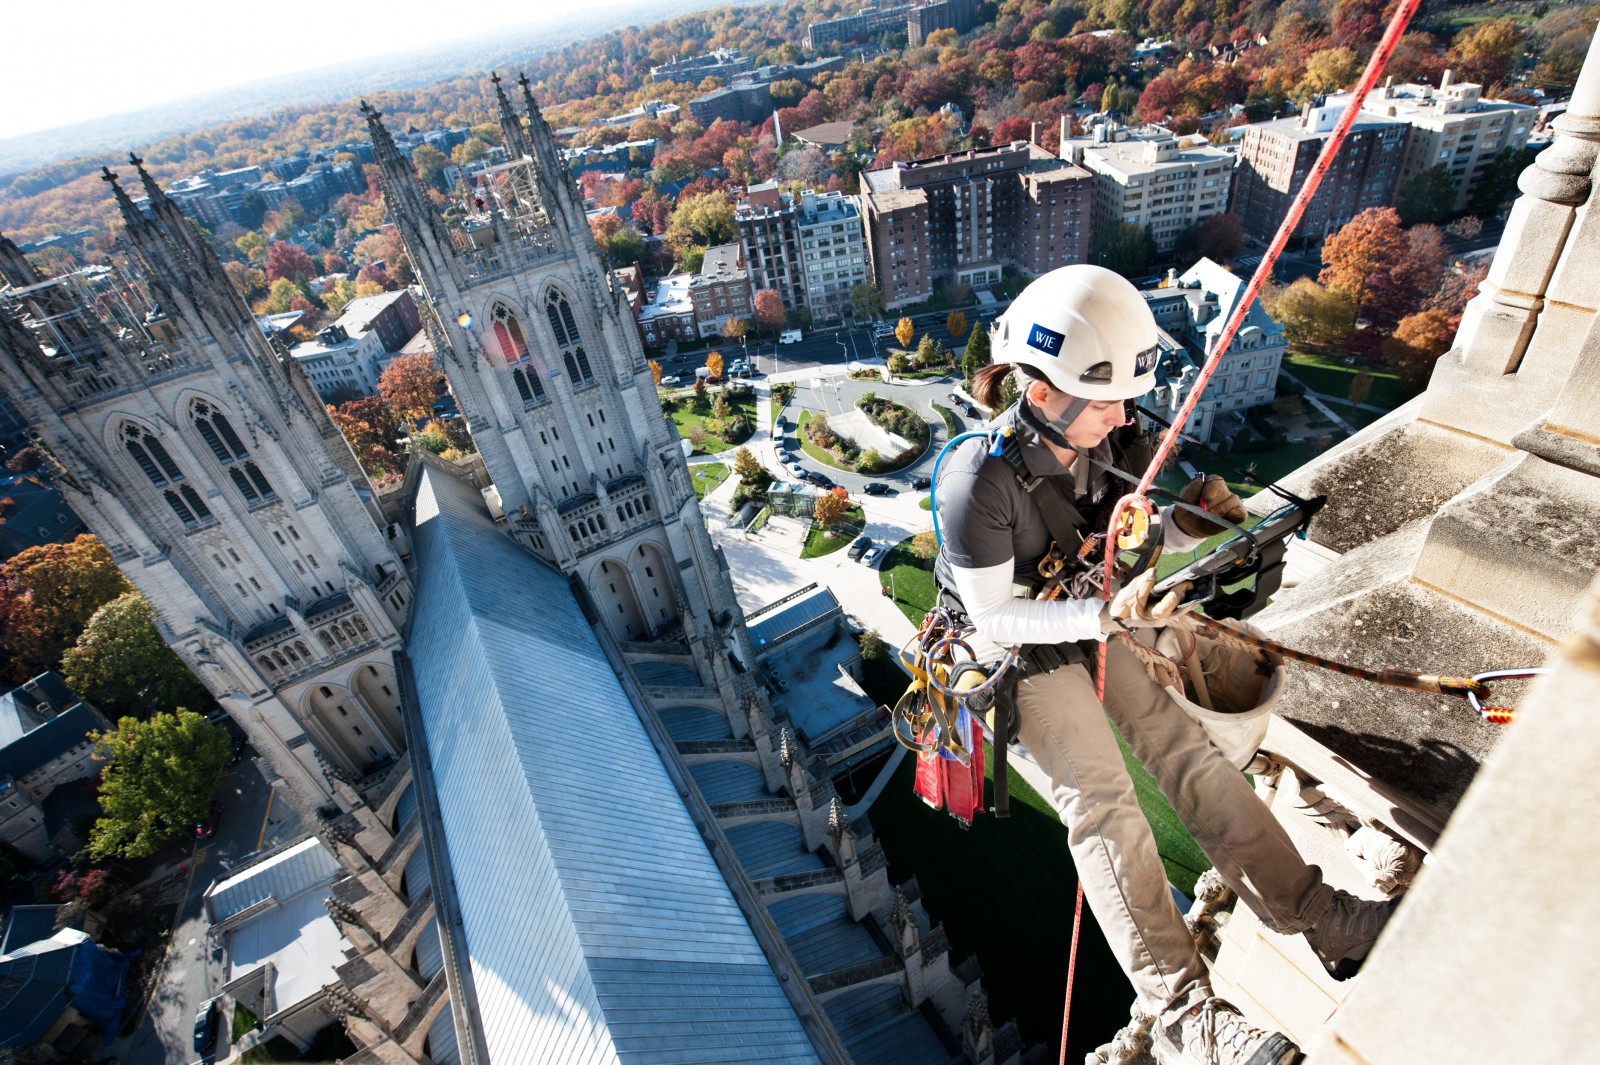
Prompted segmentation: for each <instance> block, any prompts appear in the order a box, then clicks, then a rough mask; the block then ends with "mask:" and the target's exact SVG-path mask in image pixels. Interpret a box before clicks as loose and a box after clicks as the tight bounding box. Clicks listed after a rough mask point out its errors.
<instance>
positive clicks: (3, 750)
mask: <svg viewBox="0 0 1600 1065" xmlns="http://www.w3.org/2000/svg"><path fill="white" fill-rule="evenodd" d="M107 725H108V722H107V721H106V719H105V718H104V717H103V716H102V715H101V714H100V712H99V711H98V710H96V709H95V708H94V707H93V706H91V705H90V704H89V703H86V702H84V701H83V699H81V698H80V697H79V696H78V695H77V694H75V693H74V692H73V691H72V689H71V688H68V687H67V685H66V682H65V681H63V680H62V679H61V678H60V676H58V675H57V674H55V673H41V674H40V675H39V676H37V677H34V678H33V679H32V680H30V681H28V682H27V683H26V684H24V685H22V686H20V687H17V688H14V689H12V690H11V691H9V692H7V693H6V694H5V695H3V696H0V776H9V777H13V778H15V777H22V776H26V775H27V774H29V773H31V772H33V771H34V770H36V769H38V768H39V767H40V766H42V765H45V764H46V763H48V762H49V761H50V760H51V759H53V758H58V757H60V756H61V755H62V754H65V753H66V752H67V751H70V750H71V749H72V748H74V747H76V746H77V745H78V744H80V743H82V742H83V741H84V739H85V737H87V736H88V734H89V733H90V732H91V731H93V730H95V729H102V728H106V727H107Z"/></svg>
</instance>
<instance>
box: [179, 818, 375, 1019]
mask: <svg viewBox="0 0 1600 1065" xmlns="http://www.w3.org/2000/svg"><path fill="white" fill-rule="evenodd" d="M342 874H343V867H341V866H340V865H339V860H338V859H337V858H335V857H334V856H333V852H331V851H330V850H328V848H327V847H326V846H325V845H324V844H323V843H322V841H321V840H319V839H317V838H316V837H315V836H313V837H310V838H308V839H305V840H303V841H301V842H300V843H298V844H295V845H293V846H290V847H288V848H286V849H284V850H283V851H281V852H279V853H278V854H275V855H273V856H272V857H270V858H268V859H267V860H265V861H262V862H257V863H256V864H254V865H251V866H249V867H248V868H246V869H244V870H242V871H240V872H239V873H237V874H235V875H233V876H230V877H227V878H225V879H223V880H219V881H217V882H216V884H214V885H213V886H212V887H211V890H210V891H208V892H207V893H206V909H207V912H208V913H209V914H210V916H211V920H212V921H213V923H215V922H217V921H221V920H224V919H226V918H229V917H236V916H238V915H240V914H242V913H244V911H245V910H248V909H250V908H251V907H252V906H258V905H260V904H261V903H268V905H266V906H263V907H261V909H260V910H259V912H257V913H255V914H253V915H251V916H249V917H246V918H244V919H243V920H242V921H240V922H239V923H237V924H235V925H233V926H232V927H230V928H229V929H228V969H229V972H228V980H229V981H232V980H237V979H238V978H239V977H241V976H243V975H245V974H246V973H250V972H253V971H255V970H256V969H259V968H260V967H261V966H263V965H268V964H270V965H272V967H273V968H272V972H273V974H274V976H273V979H274V983H273V998H274V1000H275V1001H276V1003H277V1007H278V1009H280V1010H282V1009H287V1008H289V1007H291V1006H293V1005H295V1004H296V1003H299V1002H303V1001H304V1000H305V999H308V998H310V997H312V996H313V995H315V994H316V993H317V992H318V991H320V990H321V989H322V987H323V986H324V985H326V984H331V983H334V982H335V981H336V980H337V978H338V977H337V974H336V973H335V971H334V970H335V967H336V966H338V965H339V964H340V963H341V962H343V961H344V951H345V949H346V948H347V947H349V946H350V944H349V943H348V942H347V941H346V940H345V938H344V936H343V935H342V934H341V933H340V932H339V926H338V925H337V924H335V923H334V921H333V918H332V917H330V916H329V915H328V908H327V906H326V904H325V903H324V900H325V899H326V898H327V897H328V892H327V890H326V888H327V887H328V885H329V884H331V883H332V882H333V881H334V880H336V879H337V878H338V877H339V876H340V875H342Z"/></svg>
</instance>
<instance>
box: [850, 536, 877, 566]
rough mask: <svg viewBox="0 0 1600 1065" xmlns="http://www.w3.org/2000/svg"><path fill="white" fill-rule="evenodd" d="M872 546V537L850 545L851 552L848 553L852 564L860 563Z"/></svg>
mask: <svg viewBox="0 0 1600 1065" xmlns="http://www.w3.org/2000/svg"><path fill="white" fill-rule="evenodd" d="M871 546H872V537H870V536H863V537H862V538H861V539H859V540H857V541H856V542H855V543H853V544H851V545H850V550H849V551H848V552H847V554H849V556H850V560H851V561H852V562H858V561H860V559H861V556H862V555H864V554H866V553H867V549H868V548H870V547H871Z"/></svg>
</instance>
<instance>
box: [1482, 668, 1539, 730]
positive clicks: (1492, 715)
mask: <svg viewBox="0 0 1600 1065" xmlns="http://www.w3.org/2000/svg"><path fill="white" fill-rule="evenodd" d="M1548 672H1550V668H1549V667H1548V666H1533V667H1530V668H1527V669H1491V670H1489V671H1488V672H1486V673H1479V674H1476V675H1475V676H1474V677H1473V678H1472V680H1473V682H1474V683H1475V684H1480V685H1481V684H1484V683H1486V682H1488V681H1491V680H1523V679H1526V678H1528V677H1539V676H1543V675H1544V674H1546V673H1548ZM1483 694H1484V695H1488V694H1489V690H1488V688H1484V689H1483ZM1467 702H1468V703H1470V704H1471V705H1472V708H1473V709H1474V710H1476V711H1477V712H1478V716H1479V717H1481V718H1483V719H1484V720H1485V721H1492V722H1494V723H1495V724H1496V725H1506V724H1510V723H1511V721H1512V720H1513V719H1514V718H1515V717H1516V716H1517V708H1516V707H1514V706H1485V705H1484V704H1483V703H1481V702H1479V701H1478V689H1476V688H1469V689H1468V690H1467Z"/></svg>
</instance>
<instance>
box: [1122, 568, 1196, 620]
mask: <svg viewBox="0 0 1600 1065" xmlns="http://www.w3.org/2000/svg"><path fill="white" fill-rule="evenodd" d="M1155 586H1156V571H1155V570H1153V569H1148V570H1145V571H1144V572H1143V573H1141V574H1139V576H1137V577H1135V578H1134V579H1133V580H1132V581H1130V582H1129V583H1128V585H1127V586H1126V587H1124V588H1123V589H1122V590H1121V591H1119V592H1118V593H1117V594H1116V595H1115V596H1114V597H1112V599H1111V601H1110V602H1109V603H1107V604H1106V605H1105V606H1104V607H1102V608H1101V610H1100V631H1101V632H1103V633H1106V634H1107V635H1109V634H1111V633H1115V632H1125V631H1127V630H1128V629H1149V628H1159V627H1160V626H1162V625H1165V624H1166V623H1167V622H1169V621H1171V620H1172V618H1173V617H1174V615H1177V614H1180V613H1183V612H1184V611H1185V610H1188V609H1191V608H1192V605H1193V604H1191V606H1189V607H1180V606H1179V604H1180V603H1182V602H1183V597H1184V596H1186V595H1188V594H1189V582H1188V581H1184V582H1182V583H1181V584H1179V585H1177V586H1176V587H1175V588H1173V589H1172V590H1171V591H1169V592H1168V593H1167V594H1166V595H1164V596H1162V597H1161V598H1160V599H1159V600H1157V601H1156V602H1154V603H1152V602H1150V593H1151V591H1152V590H1154V588H1155Z"/></svg>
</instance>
